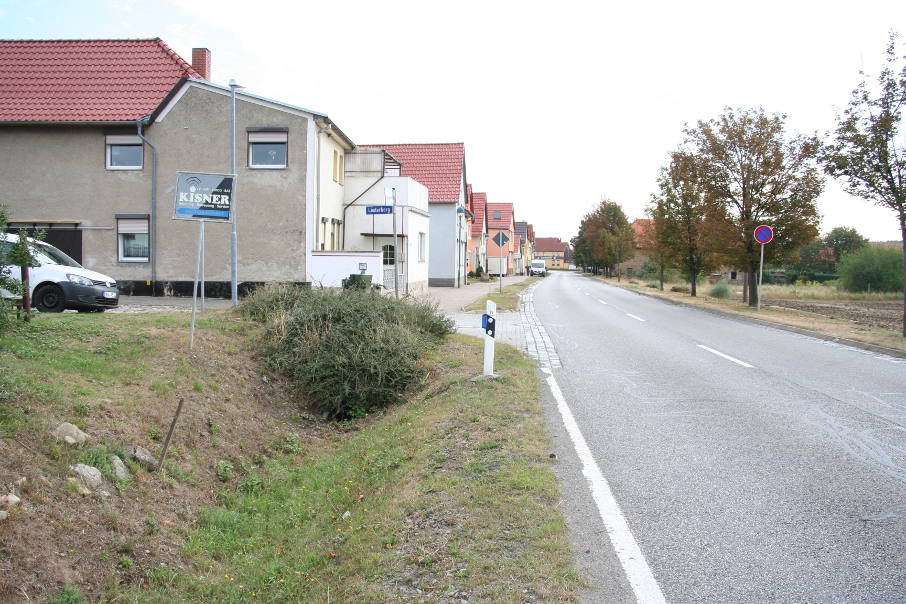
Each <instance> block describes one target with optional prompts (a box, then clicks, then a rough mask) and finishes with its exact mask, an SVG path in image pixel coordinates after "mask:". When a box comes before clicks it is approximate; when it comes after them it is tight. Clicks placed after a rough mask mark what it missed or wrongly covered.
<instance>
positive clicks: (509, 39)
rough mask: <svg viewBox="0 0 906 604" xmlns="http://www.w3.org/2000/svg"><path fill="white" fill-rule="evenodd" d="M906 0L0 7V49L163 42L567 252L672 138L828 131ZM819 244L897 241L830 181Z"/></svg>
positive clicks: (627, 208)
mask: <svg viewBox="0 0 906 604" xmlns="http://www.w3.org/2000/svg"><path fill="white" fill-rule="evenodd" d="M897 27H899V29H900V32H901V34H902V36H903V37H902V38H901V42H902V43H903V44H904V47H906V2H903V1H902V0H899V1H885V2H881V1H876V0H863V1H862V2H859V3H855V2H852V1H851V0H848V1H846V2H838V1H836V0H831V1H823V2H805V1H802V2H800V1H796V0H785V1H779V2H778V1H775V0H763V1H760V2H746V3H741V2H728V1H726V0H723V1H719V2H704V1H703V2H692V1H686V2H676V1H673V2H619V3H614V2H609V1H600V0H599V1H597V2H587V1H586V2H575V1H573V0H560V1H558V2H532V1H531V0H523V1H520V2H509V1H502V0H497V1H495V0H483V1H477V2H476V1H472V0H457V1H456V2H431V1H426V0H420V1H414V2H413V1H409V0H401V1H398V2H374V1H370V2H364V1H360V0H343V1H342V2H336V1H334V2H331V1H328V2H309V1H306V0H301V1H297V2H282V1H277V0H275V1H271V2H265V3H258V2H248V1H242V2H234V1H232V0H216V1H215V0H156V1H153V2H148V1H144V0H80V1H66V0H58V1H51V0H0V38H5V39H64V38H65V39H68V38H154V37H160V38H162V39H163V40H164V41H165V42H167V44H169V45H170V46H171V47H172V48H173V49H174V50H176V52H178V53H179V54H180V55H182V56H183V57H184V58H186V59H187V60H191V49H192V48H193V47H206V48H208V49H210V50H211V53H212V57H213V59H212V80H213V81H214V82H216V83H219V84H227V83H228V82H229V80H230V79H235V80H237V81H238V82H239V84H241V85H242V86H244V87H245V88H246V90H247V91H249V92H251V93H253V94H257V95H261V96H265V97H268V98H272V99H276V100H280V101H284V102H287V103H290V104H293V105H298V106H302V107H306V108H309V109H312V110H315V111H319V112H322V113H326V114H327V115H329V116H330V117H331V119H332V120H333V121H334V122H335V123H336V124H337V125H338V126H339V127H340V129H342V130H343V131H344V132H345V133H346V134H347V135H348V136H349V137H350V138H351V139H352V140H353V141H354V142H355V143H357V144H369V143H379V144H380V143H384V144H387V143H431V142H462V143H465V149H466V171H467V177H468V180H469V182H470V183H471V184H472V185H473V187H474V190H475V191H484V192H486V193H487V194H488V201H490V202H512V203H513V204H514V206H515V214H516V219H517V220H525V221H528V222H530V223H532V224H533V225H534V228H535V233H536V235H537V236H542V237H560V238H561V239H564V240H567V239H569V238H571V237H573V236H574V235H575V234H576V231H577V229H578V225H579V222H580V221H581V219H582V216H583V215H584V214H585V213H586V212H588V211H590V210H591V209H592V208H593V207H594V206H595V205H597V203H598V202H599V201H600V200H601V199H602V198H603V197H606V198H608V199H610V200H612V201H615V202H617V203H619V204H620V205H621V206H622V208H623V211H624V212H625V213H626V215H627V217H628V218H629V219H630V220H633V219H635V218H643V217H644V211H645V206H646V205H647V204H648V203H649V201H650V199H651V196H652V194H654V193H655V192H656V190H657V185H656V180H657V176H658V173H659V170H660V168H661V167H662V166H664V165H665V164H666V163H667V161H668V154H669V152H670V151H672V150H674V149H676V148H677V147H678V146H679V145H680V144H681V143H682V141H683V128H684V127H685V126H686V125H687V124H688V125H694V124H695V123H696V122H697V121H698V120H708V119H711V118H716V117H717V116H719V115H720V113H721V111H722V110H723V109H724V108H725V107H761V108H763V109H764V110H765V111H767V112H769V113H775V112H777V113H783V114H785V115H786V116H787V119H786V124H787V129H788V132H789V133H790V134H794V133H802V134H809V135H811V134H817V135H819V136H825V135H826V134H827V133H828V132H830V131H832V130H833V128H834V125H835V117H836V115H837V114H838V113H839V112H842V110H843V109H844V108H845V106H846V104H847V102H848V101H849V99H850V96H851V93H852V90H853V88H855V86H856V85H857V84H858V83H859V81H860V75H859V72H860V70H864V71H865V72H866V73H868V74H869V76H871V77H873V76H875V75H876V74H877V73H878V72H879V70H880V69H881V66H882V62H883V52H884V48H885V47H886V44H887V39H888V33H889V31H890V30H891V29H892V28H897ZM818 206H819V211H820V212H821V214H822V217H823V220H822V225H821V230H822V232H827V231H829V230H830V229H832V228H834V227H837V226H848V227H854V228H856V229H857V230H858V231H859V232H860V233H861V234H862V235H864V236H866V237H868V238H870V239H872V240H880V241H884V240H899V239H900V234H899V228H898V224H897V221H896V217H895V215H894V213H893V211H892V210H889V209H885V208H881V207H878V206H874V205H872V204H871V203H870V202H868V201H864V200H861V199H857V198H854V197H851V196H849V195H847V194H846V193H845V192H843V190H842V188H841V187H840V186H839V184H837V183H835V182H833V181H831V180H829V181H828V182H827V185H826V188H825V192H824V193H823V194H822V196H821V197H820V198H819V201H818Z"/></svg>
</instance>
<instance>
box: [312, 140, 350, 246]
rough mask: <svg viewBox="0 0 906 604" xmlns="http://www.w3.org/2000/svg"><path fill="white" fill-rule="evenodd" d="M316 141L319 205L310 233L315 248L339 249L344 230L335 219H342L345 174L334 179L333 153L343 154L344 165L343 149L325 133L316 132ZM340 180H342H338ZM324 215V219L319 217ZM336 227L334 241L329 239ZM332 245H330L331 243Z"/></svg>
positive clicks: (344, 161)
mask: <svg viewBox="0 0 906 604" xmlns="http://www.w3.org/2000/svg"><path fill="white" fill-rule="evenodd" d="M318 144H319V145H320V154H321V155H320V159H319V160H317V161H319V162H320V164H321V166H320V168H319V169H318V174H319V178H320V181H319V183H318V184H316V189H315V190H316V191H317V187H320V192H319V193H316V195H317V196H318V199H317V200H316V203H317V204H318V207H317V208H316V210H315V214H316V221H315V227H316V228H315V232H314V233H313V234H312V235H313V237H312V240H313V245H314V249H316V250H340V249H343V241H342V238H343V229H342V225H341V224H340V223H338V222H334V221H339V220H342V219H343V201H344V194H345V184H343V183H345V174H344V176H343V178H341V179H337V180H335V179H334V168H333V156H334V152H336V153H338V154H339V156H341V157H343V165H345V163H346V157H345V154H346V149H344V148H343V146H342V145H341V144H340V143H339V142H338V141H337V140H336V139H335V138H334V137H333V136H330V135H329V134H328V133H327V132H321V133H319V134H318ZM341 181H342V182H341ZM322 218H326V219H327V222H326V223H325V222H323V221H322V220H321V219H322ZM334 228H335V229H336V231H335V233H336V234H335V236H334V238H333V241H331V237H330V236H331V232H332V229H334ZM331 244H332V245H331Z"/></svg>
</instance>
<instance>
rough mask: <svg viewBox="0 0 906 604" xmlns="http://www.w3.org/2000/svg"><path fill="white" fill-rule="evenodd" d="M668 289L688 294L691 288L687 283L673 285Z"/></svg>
mask: <svg viewBox="0 0 906 604" xmlns="http://www.w3.org/2000/svg"><path fill="white" fill-rule="evenodd" d="M670 291H672V292H677V293H680V294H688V293H689V292H691V291H692V290H691V289H689V286H688V285H674V286H673V287H671V288H670Z"/></svg>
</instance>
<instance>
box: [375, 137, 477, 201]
mask: <svg viewBox="0 0 906 604" xmlns="http://www.w3.org/2000/svg"><path fill="white" fill-rule="evenodd" d="M359 146H360V147H372V148H375V149H386V150H387V151H388V152H389V153H390V155H392V156H393V157H395V158H396V159H398V160H399V162H400V163H401V164H402V166H403V169H402V172H401V175H402V176H411V177H412V178H414V179H415V180H417V181H418V182H420V183H422V184H423V185H425V186H426V187H428V201H429V202H431V203H456V202H458V201H459V198H460V194H461V192H462V171H463V164H464V162H465V157H466V147H465V145H464V144H463V143H427V144H420V143H419V144H402V145H359Z"/></svg>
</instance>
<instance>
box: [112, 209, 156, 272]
mask: <svg viewBox="0 0 906 604" xmlns="http://www.w3.org/2000/svg"><path fill="white" fill-rule="evenodd" d="M142 223H144V224H142ZM149 226H150V219H149V217H144V218H133V217H129V218H117V219H116V259H117V262H151V235H150V229H149ZM128 234H136V235H141V234H145V235H148V255H147V256H126V255H125V254H124V253H123V252H124V247H125V246H124V245H123V237H122V236H123V235H128Z"/></svg>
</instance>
